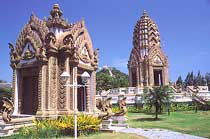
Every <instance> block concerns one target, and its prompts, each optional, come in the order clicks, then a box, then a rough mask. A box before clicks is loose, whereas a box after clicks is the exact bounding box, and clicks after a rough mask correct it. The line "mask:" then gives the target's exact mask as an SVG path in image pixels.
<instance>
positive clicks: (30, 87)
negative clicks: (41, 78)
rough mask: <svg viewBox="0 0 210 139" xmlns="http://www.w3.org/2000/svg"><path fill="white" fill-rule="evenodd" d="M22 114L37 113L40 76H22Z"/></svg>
mask: <svg viewBox="0 0 210 139" xmlns="http://www.w3.org/2000/svg"><path fill="white" fill-rule="evenodd" d="M22 79H23V81H22V82H23V83H22V87H23V88H22V110H21V111H22V112H21V113H22V114H29V115H35V114H36V112H37V109H38V76H25V77H23V78H22Z"/></svg>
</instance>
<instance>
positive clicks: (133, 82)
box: [132, 72, 137, 87]
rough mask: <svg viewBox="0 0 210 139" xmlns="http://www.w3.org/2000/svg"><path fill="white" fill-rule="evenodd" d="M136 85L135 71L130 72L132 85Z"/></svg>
mask: <svg viewBox="0 0 210 139" xmlns="http://www.w3.org/2000/svg"><path fill="white" fill-rule="evenodd" d="M136 86H137V76H136V72H132V87H136Z"/></svg>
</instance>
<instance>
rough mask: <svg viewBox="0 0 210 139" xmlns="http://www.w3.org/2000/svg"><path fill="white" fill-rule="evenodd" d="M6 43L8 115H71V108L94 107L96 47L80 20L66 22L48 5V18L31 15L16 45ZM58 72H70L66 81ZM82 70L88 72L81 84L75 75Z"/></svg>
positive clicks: (81, 109) (96, 63)
mask: <svg viewBox="0 0 210 139" xmlns="http://www.w3.org/2000/svg"><path fill="white" fill-rule="evenodd" d="M9 47H10V49H11V52H10V57H11V67H12V70H13V83H12V84H13V89H12V92H13V102H14V105H15V111H14V114H27V115H38V116H50V115H62V114H71V113H73V110H74V108H75V107H77V108H78V110H79V111H81V112H87V113H92V112H94V110H95V106H96V101H95V95H96V70H97V68H98V49H96V50H95V51H94V50H93V47H92V43H91V38H90V36H89V33H88V30H87V28H86V26H85V22H84V20H81V21H79V22H77V23H68V22H67V20H66V19H65V18H64V17H63V13H62V11H61V10H60V8H59V5H58V4H54V6H53V9H52V10H51V11H50V16H49V18H48V19H44V20H41V19H39V18H38V17H36V16H35V15H34V14H32V15H31V17H30V19H29V21H28V22H27V23H26V24H25V26H24V27H23V29H22V31H21V32H20V34H19V36H18V38H17V41H16V44H15V45H13V44H12V43H9ZM64 72H66V73H68V74H69V75H70V76H69V77H70V78H69V79H68V80H67V81H64V80H63V79H62V77H61V74H62V73H64ZM84 72H86V73H88V74H89V75H90V78H89V79H88V81H87V84H86V86H84V84H83V82H82V78H81V75H82V74H83V73H84ZM66 82H67V83H68V84H71V85H72V86H67V85H66ZM76 85H80V87H78V86H76ZM82 85H83V86H82ZM74 95H77V97H75V96H74ZM75 98H77V100H75ZM74 104H77V106H74Z"/></svg>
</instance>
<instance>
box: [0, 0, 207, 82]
mask: <svg viewBox="0 0 210 139" xmlns="http://www.w3.org/2000/svg"><path fill="white" fill-rule="evenodd" d="M54 3H58V4H59V5H60V8H61V9H62V11H63V14H64V17H65V18H68V21H69V22H76V21H78V20H81V19H82V18H84V19H85V23H86V26H87V28H88V31H89V33H90V36H91V39H92V42H93V47H94V49H96V48H99V49H100V54H99V58H100V61H99V63H100V67H102V66H103V65H108V66H114V67H117V68H118V69H120V70H121V71H123V72H125V73H127V61H128V58H129V55H130V51H131V49H132V47H133V46H132V37H133V30H134V26H135V24H136V21H137V20H138V18H139V17H140V16H141V15H142V12H143V10H144V9H145V10H146V11H147V12H148V14H149V16H150V17H151V18H152V19H153V20H155V22H156V23H157V24H158V27H159V31H160V35H161V43H162V48H163V50H164V52H165V53H166V55H167V56H168V58H169V77H170V80H172V81H175V80H176V79H177V77H178V76H179V75H182V76H183V77H185V75H186V74H187V72H188V71H194V72H197V71H198V70H200V71H201V72H202V73H205V72H210V62H209V61H210V60H209V56H210V0H174V1H169V0H63V1H58V0H44V1H43V0H30V1H29V0H18V1H17V0H7V1H6V0H4V1H1V5H0V9H1V12H0V52H1V54H0V79H3V80H6V81H11V80H12V70H11V68H10V66H9V64H10V57H9V48H8V42H12V43H13V44H15V42H16V39H17V37H18V34H19V33H20V31H21V29H22V28H23V26H24V25H25V24H26V22H27V21H28V20H29V18H30V15H31V13H32V12H34V13H35V15H36V16H38V17H39V18H41V19H43V18H44V17H48V16H49V12H50V10H51V8H52V6H53V4H54Z"/></svg>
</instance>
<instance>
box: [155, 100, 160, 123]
mask: <svg viewBox="0 0 210 139" xmlns="http://www.w3.org/2000/svg"><path fill="white" fill-rule="evenodd" d="M158 109H159V105H158V103H157V102H156V104H155V120H157V119H158Z"/></svg>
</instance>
